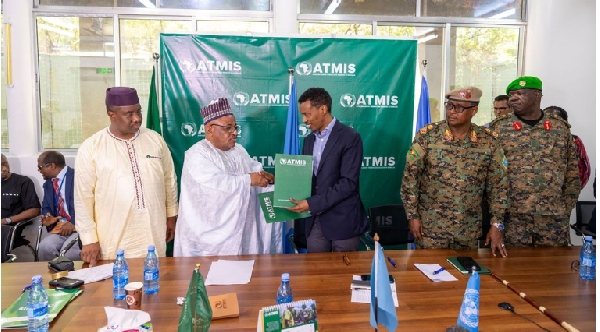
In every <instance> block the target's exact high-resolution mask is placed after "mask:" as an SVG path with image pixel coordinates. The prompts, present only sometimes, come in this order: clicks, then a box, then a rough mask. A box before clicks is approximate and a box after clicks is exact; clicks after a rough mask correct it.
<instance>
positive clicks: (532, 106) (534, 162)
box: [490, 76, 581, 247]
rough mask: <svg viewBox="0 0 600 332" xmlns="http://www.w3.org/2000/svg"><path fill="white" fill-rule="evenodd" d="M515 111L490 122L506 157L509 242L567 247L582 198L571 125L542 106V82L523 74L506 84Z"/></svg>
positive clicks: (519, 245) (522, 245) (509, 101)
mask: <svg viewBox="0 0 600 332" xmlns="http://www.w3.org/2000/svg"><path fill="white" fill-rule="evenodd" d="M506 94H507V95H508V96H509V100H508V104H509V105H510V106H511V108H512V109H513V114H506V115H503V116H501V117H499V118H497V119H496V120H494V121H493V122H492V123H491V124H490V129H491V130H493V131H494V132H496V133H498V135H499V139H498V141H499V143H500V144H501V146H502V149H503V150H504V153H505V154H506V158H507V160H508V181H509V191H508V193H509V194H508V195H509V200H510V208H509V209H508V214H509V215H508V216H507V217H506V233H505V236H504V238H505V240H506V243H507V245H509V246H518V247H524V246H534V247H538V246H566V245H568V244H569V217H570V215H571V210H572V209H573V208H574V207H575V203H576V202H577V198H578V197H579V191H580V190H581V188H580V186H581V185H580V183H579V168H578V165H577V154H576V148H575V145H574V143H573V140H572V139H571V130H570V129H569V128H570V125H569V124H568V123H567V122H566V121H564V120H563V119H562V118H561V117H560V116H558V115H555V114H552V115H551V114H544V112H542V111H541V109H540V102H541V99H542V81H540V79H539V78H537V77H532V76H523V77H519V78H517V79H516V80H514V81H513V82H511V83H510V84H509V85H508V87H507V88H506Z"/></svg>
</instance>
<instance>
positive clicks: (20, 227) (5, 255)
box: [0, 216, 41, 263]
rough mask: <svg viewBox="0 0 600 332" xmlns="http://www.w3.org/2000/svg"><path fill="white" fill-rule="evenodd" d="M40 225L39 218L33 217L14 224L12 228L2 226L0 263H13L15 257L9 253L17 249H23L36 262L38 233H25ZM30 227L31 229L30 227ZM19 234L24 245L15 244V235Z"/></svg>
mask: <svg viewBox="0 0 600 332" xmlns="http://www.w3.org/2000/svg"><path fill="white" fill-rule="evenodd" d="M39 224H41V218H40V217H39V216H38V217H35V218H31V219H28V220H23V221H20V222H18V223H16V224H15V225H14V226H7V225H3V226H2V253H1V255H0V256H1V261H2V263H4V262H7V261H15V260H16V259H17V256H16V255H15V254H12V253H11V252H12V251H13V250H14V249H16V248H19V247H25V248H27V250H28V251H30V252H31V254H32V255H33V260H34V261H36V262H37V261H38V255H37V248H38V246H39V241H40V238H39V235H38V234H39V232H27V231H28V230H29V229H30V228H35V227H38V225H39ZM30 226H32V227H30ZM19 233H21V234H22V236H23V238H24V239H25V240H26V241H25V242H26V243H21V244H18V243H16V237H17V234H19Z"/></svg>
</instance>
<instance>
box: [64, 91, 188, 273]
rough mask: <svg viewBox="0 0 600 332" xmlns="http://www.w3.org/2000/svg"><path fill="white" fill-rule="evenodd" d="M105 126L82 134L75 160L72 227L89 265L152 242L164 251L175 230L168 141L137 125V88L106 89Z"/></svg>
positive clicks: (141, 251) (141, 252)
mask: <svg viewBox="0 0 600 332" xmlns="http://www.w3.org/2000/svg"><path fill="white" fill-rule="evenodd" d="M106 111H107V114H108V117H109V118H110V126H109V127H107V128H104V129H102V130H100V131H98V132H97V133H95V134H94V135H92V136H91V137H90V138H88V139H86V140H85V141H84V142H83V144H81V147H80V148H79V151H78V152H77V159H76V160H75V169H76V170H77V172H76V173H75V210H76V211H77V223H76V224H75V227H76V229H77V232H78V233H79V236H80V238H81V242H82V244H83V247H82V250H81V258H82V260H83V261H84V262H87V263H90V266H94V265H95V264H96V261H97V260H100V259H103V260H105V259H114V258H115V257H116V251H117V249H124V250H125V256H126V257H127V258H132V257H145V255H146V253H147V251H146V250H147V247H148V245H150V244H154V245H155V247H156V253H157V254H158V256H165V254H166V243H167V242H168V241H170V240H171V239H173V237H174V235H175V223H176V221H177V208H178V206H177V177H176V175H175V168H174V166H173V159H172V158H171V153H170V151H169V148H168V147H167V144H166V143H165V141H164V140H163V138H162V137H161V136H160V135H158V134H157V133H156V132H154V131H152V130H149V129H146V128H140V126H141V124H142V108H141V106H140V103H139V98H138V95H137V91H136V90H135V89H132V88H127V87H114V88H109V89H107V90H106Z"/></svg>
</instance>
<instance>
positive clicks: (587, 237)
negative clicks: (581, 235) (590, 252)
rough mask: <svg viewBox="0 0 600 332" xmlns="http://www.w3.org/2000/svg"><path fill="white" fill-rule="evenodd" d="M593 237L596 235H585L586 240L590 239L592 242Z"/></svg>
mask: <svg viewBox="0 0 600 332" xmlns="http://www.w3.org/2000/svg"><path fill="white" fill-rule="evenodd" d="M593 239H594V237H593V236H591V235H586V236H585V240H586V241H590V242H591V241H592V240H593Z"/></svg>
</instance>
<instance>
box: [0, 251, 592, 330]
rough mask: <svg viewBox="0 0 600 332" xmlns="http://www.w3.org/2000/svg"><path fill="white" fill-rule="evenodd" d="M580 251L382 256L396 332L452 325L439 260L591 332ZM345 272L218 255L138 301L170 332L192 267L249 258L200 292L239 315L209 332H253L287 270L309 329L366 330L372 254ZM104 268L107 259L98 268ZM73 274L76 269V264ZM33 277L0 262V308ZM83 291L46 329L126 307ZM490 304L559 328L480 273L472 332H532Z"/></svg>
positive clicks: (173, 273) (318, 264) (325, 259)
mask: <svg viewBox="0 0 600 332" xmlns="http://www.w3.org/2000/svg"><path fill="white" fill-rule="evenodd" d="M579 251H580V247H564V248H536V249H530V248H524V249H512V250H510V251H509V257H507V258H501V257H493V256H491V254H490V252H489V250H483V249H482V250H467V251H453V250H399V251H385V255H386V256H389V257H391V258H392V259H393V260H394V261H395V262H396V263H397V268H392V267H391V265H389V264H388V269H389V272H390V274H392V275H393V276H394V277H395V279H396V285H397V293H398V301H399V307H398V308H397V311H396V312H397V316H398V321H399V323H398V330H400V331H408V330H409V331H419V330H420V331H445V328H446V327H449V326H452V325H455V324H456V319H457V316H458V313H459V310H460V305H461V303H462V299H463V295H464V291H465V287H466V284H467V280H468V278H469V277H468V276H465V275H462V274H460V273H459V272H458V271H457V270H456V269H454V268H453V267H452V266H451V265H450V264H449V263H448V262H446V257H449V256H472V257H473V258H475V259H476V260H477V261H478V262H479V263H480V264H482V265H484V266H485V267H487V268H489V269H490V270H491V271H492V272H494V273H495V274H496V275H498V276H499V277H500V278H502V279H505V280H507V281H508V282H509V283H510V284H511V285H512V286H513V287H515V288H517V289H518V290H519V291H521V292H524V293H526V295H527V296H528V297H530V298H532V299H533V300H535V301H536V302H537V303H538V304H539V305H541V306H544V307H546V308H547V310H548V311H549V312H551V313H552V314H553V315H554V316H556V317H557V318H559V319H561V320H563V321H566V322H568V323H570V324H571V325H573V326H574V327H576V328H578V329H579V330H580V331H595V329H596V281H586V280H582V279H580V278H579V274H578V273H577V271H571V261H573V260H577V259H578V257H579ZM348 257H349V258H350V263H351V264H350V265H349V266H346V265H345V264H344V262H343V260H342V253H323V254H305V255H246V256H228V257H223V256H221V257H194V258H171V257H169V258H160V268H161V271H160V291H159V293H158V294H154V295H147V294H144V296H143V299H142V310H144V311H147V312H148V313H149V314H150V316H151V317H152V323H153V325H154V331H156V332H162V331H176V330H177V324H178V321H179V315H180V314H181V306H179V305H177V304H176V299H177V297H178V296H185V294H186V291H187V288H188V285H189V280H190V278H191V274H192V270H193V269H194V267H195V264H196V263H200V264H202V265H201V272H202V275H203V276H204V277H205V278H206V275H207V273H208V270H209V268H210V263H211V262H213V261H216V260H218V259H229V260H250V259H254V260H255V263H254V271H253V273H252V279H251V281H250V283H249V284H247V285H234V286H207V291H208V294H209V295H218V294H225V293H231V292H234V293H237V296H238V300H239V305H240V317H238V318H228V319H223V320H216V321H213V322H212V323H211V331H255V330H256V321H257V314H258V311H259V309H260V308H262V307H265V306H270V305H273V304H274V303H275V294H276V292H277V287H278V286H279V284H280V281H281V274H282V273H284V272H289V273H290V284H291V286H292V289H293V292H294V299H295V300H302V299H309V298H312V299H314V300H316V302H317V320H318V323H319V331H325V332H327V331H366V330H371V329H372V328H371V327H370V324H369V305H368V304H361V303H351V302H350V295H351V292H350V281H351V280H352V275H353V274H369V273H370V270H371V261H372V259H373V251H363V252H352V253H348ZM127 261H128V264H129V268H130V272H129V273H130V278H129V279H130V281H141V280H142V270H143V259H128V260H127ZM105 263H110V262H105ZM415 263H421V264H435V263H438V264H440V265H441V266H443V267H445V268H446V269H447V270H448V271H449V272H450V273H451V274H452V275H454V276H455V277H456V278H458V281H454V282H438V283H434V282H431V281H430V280H429V279H427V277H426V276H425V275H423V274H422V273H421V272H420V271H419V270H417V269H416V268H415V267H414V264H415ZM75 266H76V268H77V269H79V268H81V262H76V264H75ZM35 274H41V275H42V276H43V278H44V283H45V284H46V285H47V282H48V281H49V279H50V275H51V271H49V270H48V269H47V263H43V262H36V263H11V264H2V279H1V290H2V309H5V308H7V307H8V306H9V305H10V304H11V303H12V302H13V301H14V300H15V299H16V298H17V297H18V296H19V295H20V292H21V289H22V288H23V287H24V286H25V285H26V284H27V283H28V281H29V280H30V278H31V276H33V275H35ZM83 289H84V292H83V294H81V295H80V296H79V297H77V298H76V299H75V300H74V301H73V302H71V303H70V304H68V305H67V306H66V307H65V308H64V310H63V311H62V313H61V314H60V315H59V316H58V317H57V318H55V319H54V321H53V322H52V324H51V325H50V330H51V331H65V332H69V331H82V327H86V328H85V330H86V331H96V329H98V328H99V327H101V326H103V325H105V324H106V315H105V313H104V309H103V307H105V306H114V307H121V308H126V304H125V303H124V301H115V300H113V297H112V279H108V280H105V281H101V282H96V283H91V284H88V285H85V286H83ZM499 302H510V303H511V304H512V305H513V306H514V308H515V311H516V312H517V313H519V314H522V315H524V316H526V317H528V318H529V319H531V320H533V321H535V322H536V323H538V324H540V325H541V326H543V327H544V328H546V329H548V330H550V331H563V329H562V328H561V327H560V326H558V325H557V324H556V323H555V322H553V321H552V320H550V319H549V318H548V317H546V316H545V315H544V314H542V313H540V312H539V311H537V310H536V309H535V308H533V307H532V306H531V305H530V304H529V303H527V302H526V301H525V300H523V299H521V298H520V297H519V296H517V295H516V294H515V293H514V292H512V291H511V290H509V289H507V288H506V286H504V285H503V284H502V283H500V282H498V281H496V280H495V279H494V278H493V277H492V276H490V275H481V289H480V307H479V330H480V331H518V330H521V331H532V330H537V329H538V328H537V327H536V326H535V325H533V324H532V323H531V322H528V321H527V320H525V319H523V318H522V317H518V316H517V315H514V314H512V313H511V312H509V311H504V310H501V309H500V308H498V303H499Z"/></svg>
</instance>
